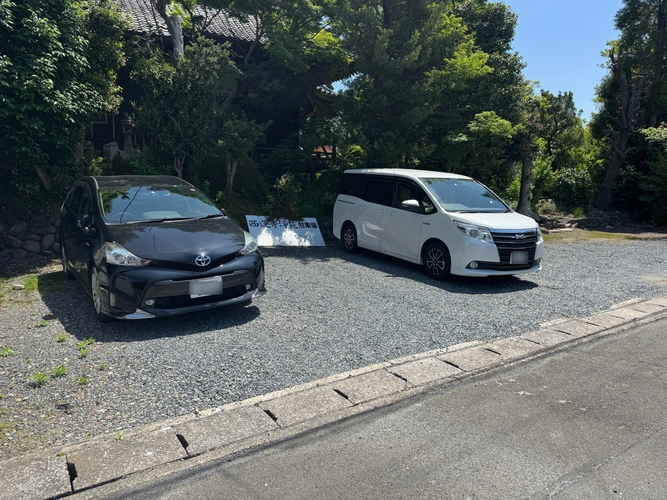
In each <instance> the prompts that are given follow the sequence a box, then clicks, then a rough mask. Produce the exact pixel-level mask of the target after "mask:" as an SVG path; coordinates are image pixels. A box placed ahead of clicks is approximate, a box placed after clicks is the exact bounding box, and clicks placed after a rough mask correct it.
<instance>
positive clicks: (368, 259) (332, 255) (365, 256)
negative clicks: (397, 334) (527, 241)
mask: <svg viewBox="0 0 667 500" xmlns="http://www.w3.org/2000/svg"><path fill="white" fill-rule="evenodd" d="M262 255H264V256H265V257H269V258H289V259H294V260H299V261H301V262H303V263H318V262H329V261H332V260H337V261H347V262H350V263H353V264H356V265H359V266H363V267H367V268H369V269H374V270H376V271H378V272H380V273H383V274H384V277H385V278H403V279H409V280H411V281H415V282H419V283H422V284H424V285H428V286H430V287H434V288H440V289H441V290H445V291H447V292H451V293H459V294H470V295H480V294H499V293H514V292H520V291H525V290H530V289H533V288H537V287H538V286H539V285H538V284H537V283H535V282H533V281H531V280H530V275H523V276H522V277H519V276H491V277H488V278H469V277H463V276H451V277H450V278H449V279H448V280H447V281H435V280H432V279H430V278H428V277H427V276H426V275H425V274H424V271H423V269H422V267H421V266H418V265H416V264H412V263H410V262H407V261H405V260H402V259H398V258H396V257H391V256H389V255H384V254H381V253H377V252H372V251H369V250H364V249H362V250H361V251H360V252H359V253H358V254H353V255H351V254H348V253H346V252H345V251H344V250H343V247H342V246H341V245H340V243H339V242H334V243H329V246H327V247H308V248H285V247H284V248H263V249H262Z"/></svg>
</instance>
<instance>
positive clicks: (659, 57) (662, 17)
mask: <svg viewBox="0 0 667 500" xmlns="http://www.w3.org/2000/svg"><path fill="white" fill-rule="evenodd" d="M657 9H658V15H657V25H656V35H655V48H654V50H653V54H654V60H655V62H654V64H655V67H654V70H653V78H652V79H651V90H650V92H651V94H650V97H649V113H648V115H649V122H648V126H649V127H655V126H656V125H657V124H658V108H659V106H660V97H661V95H662V89H663V80H664V77H665V74H664V73H665V55H666V54H665V53H666V52H667V1H665V0H660V1H659V2H658V7H657Z"/></svg>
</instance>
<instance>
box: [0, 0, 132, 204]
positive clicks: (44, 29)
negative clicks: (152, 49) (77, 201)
mask: <svg viewBox="0 0 667 500" xmlns="http://www.w3.org/2000/svg"><path fill="white" fill-rule="evenodd" d="M123 29H124V23H123V20H122V18H121V16H120V14H119V13H118V12H117V11H115V10H114V9H112V8H111V4H110V0H20V1H19V0H2V2H0V103H2V104H1V105H0V149H1V150H2V151H3V157H2V158H1V159H0V170H1V172H0V174H1V175H2V178H3V188H4V189H3V191H4V192H5V193H6V194H8V193H11V192H12V191H18V192H20V193H23V194H24V195H25V196H30V195H32V194H34V193H36V192H38V191H39V190H40V185H41V187H42V188H43V189H46V190H47V191H48V190H51V189H52V187H54V186H55V187H58V188H60V187H62V186H66V185H67V184H68V183H69V182H71V181H72V179H74V178H75V177H76V176H78V175H81V174H82V173H83V172H85V168H84V166H83V159H84V154H83V153H84V146H83V138H84V135H85V132H86V129H87V127H89V125H90V121H91V119H92V118H93V117H94V116H98V115H104V114H106V113H107V112H110V111H113V110H115V109H116V108H117V106H118V104H119V96H118V94H119V88H118V87H117V86H116V83H115V80H116V71H117V70H118V68H119V67H120V66H121V65H122V64H123V61H124V56H123V51H122V44H121V37H122V33H123ZM59 196H61V195H59Z"/></svg>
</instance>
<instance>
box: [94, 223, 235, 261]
mask: <svg viewBox="0 0 667 500" xmlns="http://www.w3.org/2000/svg"><path fill="white" fill-rule="evenodd" d="M107 230H108V231H109V236H110V238H111V240H112V241H115V242H116V243H118V244H119V245H122V246H123V247H125V248H126V249H127V250H129V251H130V252H132V253H133V254H135V255H136V256H138V257H143V258H145V259H156V260H171V261H178V262H191V261H192V259H193V258H194V256H197V255H200V254H202V253H205V254H207V255H209V256H210V257H211V258H212V259H216V258H218V257H221V256H224V255H229V254H231V253H234V252H237V251H239V250H241V249H242V248H243V247H244V246H245V236H244V234H243V230H242V229H241V227H240V226H239V225H238V223H237V222H236V221H234V220H232V219H224V218H215V219H205V220H183V221H173V222H168V221H165V222H157V223H152V224H142V223H136V224H118V225H109V226H107Z"/></svg>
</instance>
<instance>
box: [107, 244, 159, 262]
mask: <svg viewBox="0 0 667 500" xmlns="http://www.w3.org/2000/svg"><path fill="white" fill-rule="evenodd" d="M102 250H104V255H105V257H106V259H107V262H108V263H110V264H115V265H117V266H147V265H148V264H150V263H151V261H150V260H147V259H142V258H141V257H137V256H136V255H134V254H133V253H132V252H130V251H129V250H127V249H126V248H123V247H122V246H120V245H119V244H118V243H116V242H115V241H114V242H111V243H109V242H107V243H105V244H104V246H103V247H102Z"/></svg>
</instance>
